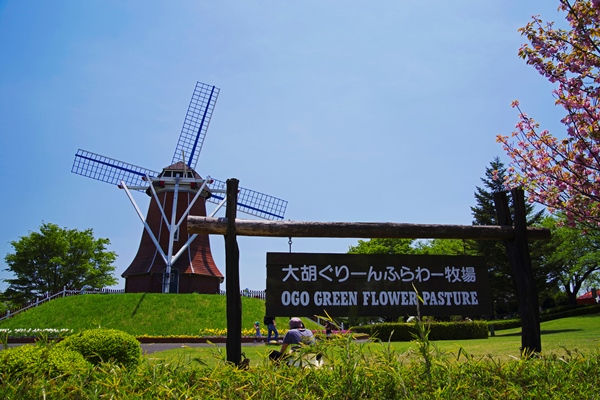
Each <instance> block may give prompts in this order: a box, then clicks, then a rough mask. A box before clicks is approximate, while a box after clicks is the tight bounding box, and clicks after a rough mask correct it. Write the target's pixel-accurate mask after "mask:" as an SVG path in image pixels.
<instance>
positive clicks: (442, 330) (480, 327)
mask: <svg viewBox="0 0 600 400" xmlns="http://www.w3.org/2000/svg"><path fill="white" fill-rule="evenodd" d="M425 325H426V326H428V327H429V329H430V332H429V339H430V340H462V339H486V338H487V337H488V324H487V322H486V321H470V322H426V323H425ZM352 331H353V332H355V333H366V334H368V335H369V336H370V337H371V338H373V339H379V340H382V341H388V340H389V341H392V342H403V341H410V340H413V339H415V335H416V334H417V329H416V326H415V324H414V323H406V322H391V323H383V324H373V325H361V326H356V327H353V328H352Z"/></svg>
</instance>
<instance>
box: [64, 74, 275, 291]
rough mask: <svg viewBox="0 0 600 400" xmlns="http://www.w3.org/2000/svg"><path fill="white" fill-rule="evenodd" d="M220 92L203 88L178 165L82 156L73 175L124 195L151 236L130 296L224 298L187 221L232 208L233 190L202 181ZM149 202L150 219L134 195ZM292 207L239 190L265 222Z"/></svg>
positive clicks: (201, 240)
mask: <svg viewBox="0 0 600 400" xmlns="http://www.w3.org/2000/svg"><path fill="white" fill-rule="evenodd" d="M218 95H219V89H218V88H217V87H215V86H211V85H207V84H205V83H201V82H198V83H196V88H195V89H194V93H193V95H192V100H191V101H190V105H189V107H188V111H187V114H186V117H185V120H184V122H183V128H182V130H181V134H180V136H179V140H178V142H177V145H176V147H175V153H174V155H173V159H172V161H171V165H169V166H167V167H165V168H163V169H162V171H161V172H160V173H159V172H155V171H152V170H149V169H146V168H142V167H138V166H136V165H133V164H128V163H125V162H122V161H118V160H115V159H112V158H108V157H104V156H101V155H98V154H95V153H91V152H89V151H85V150H81V149H79V150H78V151H77V153H76V154H75V160H74V162H73V167H72V169H71V172H73V173H76V174H79V175H83V176H86V177H89V178H92V179H96V180H99V181H102V182H106V183H110V184H114V185H117V186H118V187H119V188H120V189H123V190H124V191H125V193H126V194H127V197H128V198H129V200H130V201H131V203H132V205H133V207H134V209H135V210H136V212H137V214H138V216H139V217H140V219H141V221H142V223H143V225H144V231H143V232H142V238H141V241H140V246H139V248H138V251H137V254H136V256H135V257H134V259H133V261H132V262H131V264H130V265H129V267H128V268H127V269H126V270H125V272H123V274H122V276H123V277H124V278H125V291H126V292H163V293H193V292H198V293H217V292H218V291H219V285H220V283H221V282H223V275H222V274H221V272H220V271H219V269H218V268H217V266H216V265H215V262H214V260H213V257H212V254H211V251H210V243H209V240H208V235H197V234H194V235H190V234H188V233H187V216H188V215H190V214H192V215H202V216H206V215H207V213H206V201H208V202H211V203H214V204H216V207H215V209H214V210H213V211H212V213H211V214H210V216H214V215H215V214H216V213H217V211H218V210H219V209H220V208H221V207H222V206H223V205H224V204H225V201H226V196H225V193H226V183H225V182H223V181H219V180H217V179H213V178H211V177H210V176H207V177H205V178H202V177H201V176H200V175H199V174H198V173H197V172H196V171H195V167H196V163H197V162H198V157H199V155H200V151H201V150H202V144H203V143H204V137H205V136H206V131H207V129H208V124H209V122H210V118H211V115H212V112H213V109H214V107H215V103H216V101H217V97H218ZM133 190H137V191H143V192H145V193H146V194H147V195H148V196H150V204H149V206H148V212H147V213H146V216H144V214H142V212H141V210H140V208H139V207H138V205H137V203H136V202H135V199H134V197H133V196H132V191H133ZM286 207H287V201H285V200H281V199H278V198H276V197H273V196H269V195H266V194H264V193H260V192H255V191H253V190H249V189H244V188H240V190H239V193H238V205H237V209H238V210H239V211H241V212H244V213H246V214H250V215H254V216H257V217H260V218H263V219H269V220H275V219H283V217H284V214H285V209H286Z"/></svg>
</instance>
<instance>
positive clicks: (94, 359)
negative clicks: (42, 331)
mask: <svg viewBox="0 0 600 400" xmlns="http://www.w3.org/2000/svg"><path fill="white" fill-rule="evenodd" d="M57 346H59V347H66V348H69V349H72V350H75V351H77V352H78V353H80V354H81V355H83V357H84V358H85V359H86V360H88V361H89V362H91V363H92V364H95V365H97V364H99V363H101V362H115V363H118V364H122V365H124V366H126V367H132V366H136V365H138V364H139V363H140V361H141V359H142V348H141V346H140V343H139V342H138V341H137V339H136V338H135V336H132V335H130V334H128V333H125V332H122V331H119V330H116V329H90V330H87V331H83V332H81V333H78V334H76V335H71V336H68V337H67V338H65V339H64V340H63V341H62V342H60V343H59V344H58V345H57Z"/></svg>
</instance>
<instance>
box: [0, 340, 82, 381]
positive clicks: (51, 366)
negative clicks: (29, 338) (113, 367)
mask: <svg viewBox="0 0 600 400" xmlns="http://www.w3.org/2000/svg"><path fill="white" fill-rule="evenodd" d="M89 365H90V364H89V363H88V362H87V361H86V360H85V359H84V358H83V356H82V355H81V354H79V353H78V352H76V351H73V350H69V349H66V348H61V347H58V346H51V347H44V346H36V345H23V346H17V347H13V348H10V349H6V350H2V351H0V371H1V373H3V374H4V373H5V374H7V375H9V376H13V377H23V376H39V375H43V376H46V377H48V378H55V377H57V376H60V375H69V374H71V373H73V372H76V371H82V370H84V369H86V368H88V367H89Z"/></svg>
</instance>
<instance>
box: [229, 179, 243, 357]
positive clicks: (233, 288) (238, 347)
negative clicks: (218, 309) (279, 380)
mask: <svg viewBox="0 0 600 400" xmlns="http://www.w3.org/2000/svg"><path fill="white" fill-rule="evenodd" d="M238 183H239V181H238V180H237V179H228V180H227V209H226V211H225V216H226V217H227V235H226V236H225V281H226V282H225V289H226V290H227V295H226V297H227V345H226V350H227V361H229V362H231V363H233V364H235V365H239V364H240V361H241V359H242V299H241V298H240V252H239V248H238V245H237V237H236V232H235V217H236V209H237V194H238Z"/></svg>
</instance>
